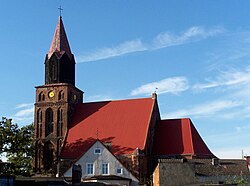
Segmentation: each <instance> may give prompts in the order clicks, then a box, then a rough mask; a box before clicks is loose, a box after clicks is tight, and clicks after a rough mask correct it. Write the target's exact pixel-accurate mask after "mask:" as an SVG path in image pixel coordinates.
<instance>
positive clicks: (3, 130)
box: [0, 117, 34, 176]
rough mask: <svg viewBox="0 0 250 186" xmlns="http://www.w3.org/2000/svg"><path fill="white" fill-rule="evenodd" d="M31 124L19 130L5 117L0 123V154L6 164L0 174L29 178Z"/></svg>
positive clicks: (31, 152)
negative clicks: (4, 157) (5, 160)
mask: <svg viewBox="0 0 250 186" xmlns="http://www.w3.org/2000/svg"><path fill="white" fill-rule="evenodd" d="M33 135H34V127H33V124H30V125H27V126H24V127H21V128H19V127H18V125H17V124H13V123H12V120H11V119H7V118H5V117H3V118H2V121H1V122H0V154H2V153H5V156H6V157H7V163H5V164H4V166H1V167H2V170H0V171H2V173H4V174H14V175H22V176H29V175H30V174H31V173H32V155H33V150H34V147H33Z"/></svg>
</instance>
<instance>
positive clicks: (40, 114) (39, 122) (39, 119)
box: [36, 110, 42, 138]
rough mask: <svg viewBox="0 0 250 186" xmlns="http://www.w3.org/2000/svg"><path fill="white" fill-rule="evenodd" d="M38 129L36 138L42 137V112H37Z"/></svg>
mask: <svg viewBox="0 0 250 186" xmlns="http://www.w3.org/2000/svg"><path fill="white" fill-rule="evenodd" d="M36 116H37V128H36V137H37V138H39V137H42V111H41V110H38V111H37V115H36Z"/></svg>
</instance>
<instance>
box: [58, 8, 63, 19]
mask: <svg viewBox="0 0 250 186" xmlns="http://www.w3.org/2000/svg"><path fill="white" fill-rule="evenodd" d="M58 10H59V13H60V17H61V16H62V11H63V9H62V7H61V6H60V7H59V8H58Z"/></svg>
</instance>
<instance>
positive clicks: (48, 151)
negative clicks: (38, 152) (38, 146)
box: [43, 142, 54, 170]
mask: <svg viewBox="0 0 250 186" xmlns="http://www.w3.org/2000/svg"><path fill="white" fill-rule="evenodd" d="M53 157H54V155H53V146H52V144H51V143H50V142H47V143H45V145H44V154H43V160H44V168H45V170H49V169H51V168H52V164H53V159H54V158H53Z"/></svg>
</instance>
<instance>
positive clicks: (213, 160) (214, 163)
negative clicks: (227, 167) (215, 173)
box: [212, 158, 219, 166]
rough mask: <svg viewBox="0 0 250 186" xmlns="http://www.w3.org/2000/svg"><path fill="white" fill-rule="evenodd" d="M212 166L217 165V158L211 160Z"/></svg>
mask: <svg viewBox="0 0 250 186" xmlns="http://www.w3.org/2000/svg"><path fill="white" fill-rule="evenodd" d="M212 165H214V166H216V165H219V159H218V158H212Z"/></svg>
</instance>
